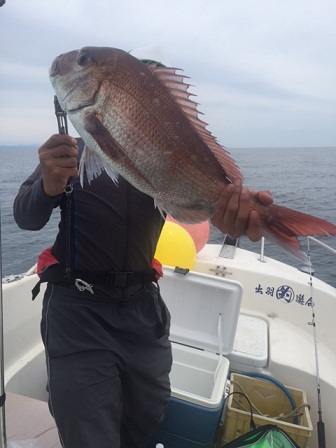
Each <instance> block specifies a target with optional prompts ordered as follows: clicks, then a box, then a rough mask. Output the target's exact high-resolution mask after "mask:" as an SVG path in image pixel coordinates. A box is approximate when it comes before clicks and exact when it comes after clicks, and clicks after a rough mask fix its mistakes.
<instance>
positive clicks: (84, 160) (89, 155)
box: [79, 145, 118, 187]
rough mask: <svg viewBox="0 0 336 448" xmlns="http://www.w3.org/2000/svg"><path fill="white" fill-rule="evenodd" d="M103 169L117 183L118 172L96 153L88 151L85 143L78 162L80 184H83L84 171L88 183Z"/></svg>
mask: <svg viewBox="0 0 336 448" xmlns="http://www.w3.org/2000/svg"><path fill="white" fill-rule="evenodd" d="M103 171H106V173H107V174H108V175H109V176H110V178H111V179H112V180H113V182H114V183H115V184H118V173H117V172H116V171H114V170H113V168H111V167H110V166H108V165H107V164H106V163H104V162H103V161H102V160H101V158H100V157H99V156H98V155H97V154H96V153H94V152H92V151H90V149H88V147H87V146H86V145H85V147H84V149H83V153H82V156H81V159H80V162H79V179H80V184H81V186H82V187H83V184H84V172H85V174H86V177H87V180H88V182H89V184H90V183H91V181H92V180H93V179H95V178H96V177H98V176H100V174H101V173H102V172H103Z"/></svg>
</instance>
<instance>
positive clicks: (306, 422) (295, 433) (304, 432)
mask: <svg viewBox="0 0 336 448" xmlns="http://www.w3.org/2000/svg"><path fill="white" fill-rule="evenodd" d="M230 380H231V386H230V392H237V391H238V392H242V389H243V392H244V393H245V394H246V395H247V396H248V398H249V399H250V401H251V402H252V403H253V405H255V406H256V407H257V408H258V409H259V411H260V412H261V413H262V414H265V415H268V416H267V417H263V416H260V415H257V414H255V413H253V420H254V423H255V424H256V426H261V425H266V424H270V423H271V424H275V425H277V426H278V427H280V428H281V429H283V430H284V431H285V432H286V433H287V434H288V435H289V436H290V437H291V438H292V439H293V440H294V441H295V442H296V443H297V444H298V445H299V446H300V447H301V448H306V446H307V443H308V440H309V438H310V436H311V433H312V431H313V425H312V422H311V418H310V413H309V410H308V407H304V408H303V410H302V412H303V415H302V416H300V417H298V424H294V423H293V417H290V418H287V419H286V420H285V421H283V420H277V419H275V417H277V416H279V415H280V414H283V415H286V414H289V413H290V412H291V411H292V407H291V404H290V402H289V399H288V397H287V396H286V394H285V393H284V391H283V390H282V389H281V388H279V387H278V386H277V385H276V384H274V383H272V382H270V381H267V380H264V379H260V378H251V377H248V376H245V375H240V374H237V373H232V374H231V376H230ZM238 384H239V386H240V387H241V388H242V389H241V388H240V387H239V386H238ZM286 387H287V386H286ZM287 389H288V390H289V392H291V394H292V396H293V398H294V401H295V403H296V405H297V406H299V405H301V404H303V403H307V396H306V393H305V391H303V390H300V389H295V388H292V387H287ZM250 417H251V415H250V409H249V404H248V402H247V400H246V399H245V398H244V397H243V396H241V395H238V394H234V395H230V396H229V397H228V399H227V406H226V410H225V418H224V431H223V443H228V442H231V441H232V440H234V439H236V438H238V437H239V436H241V435H242V434H246V433H247V432H248V431H249V430H250Z"/></svg>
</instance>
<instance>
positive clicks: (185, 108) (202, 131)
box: [148, 64, 243, 182]
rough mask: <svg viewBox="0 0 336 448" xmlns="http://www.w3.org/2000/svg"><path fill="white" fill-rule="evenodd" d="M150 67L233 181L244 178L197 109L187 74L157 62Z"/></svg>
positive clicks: (149, 65)
mask: <svg viewBox="0 0 336 448" xmlns="http://www.w3.org/2000/svg"><path fill="white" fill-rule="evenodd" d="M148 68H149V69H150V70H151V71H152V72H153V73H154V74H155V75H156V76H157V77H158V78H159V79H160V81H161V82H162V83H163V84H164V85H165V86H166V87H167V89H168V90H169V91H170V93H171V95H172V96H173V97H174V99H175V101H176V103H177V104H178V105H179V106H180V108H181V110H182V112H183V113H184V115H185V116H186V117H187V119H188V120H189V123H190V125H191V126H192V127H193V128H194V129H195V131H196V132H197V133H198V135H199V136H200V137H201V138H202V140H203V141H204V143H205V144H206V145H207V146H208V148H209V149H210V151H211V152H212V153H213V155H214V156H215V157H216V159H217V161H218V162H219V163H220V165H221V167H222V168H223V169H224V171H225V173H226V176H227V178H228V179H229V180H230V181H231V182H233V180H234V179H237V178H239V179H243V176H242V174H241V172H240V170H239V168H238V167H237V165H236V163H235V161H234V160H233V159H232V158H231V157H230V155H229V152H228V151H227V150H226V149H225V148H224V147H223V146H222V145H220V144H219V143H218V142H217V139H216V138H215V137H214V136H213V135H212V134H211V132H210V131H208V130H207V129H206V127H207V125H208V124H207V123H205V122H204V121H202V120H200V118H199V115H203V114H202V112H199V111H198V110H197V106H198V103H196V101H193V100H192V99H191V97H193V96H195V95H194V94H192V93H190V92H189V91H188V89H189V87H191V84H187V83H186V82H184V79H188V77H187V76H184V75H181V74H178V73H176V71H177V70H181V69H177V68H172V67H162V66H157V65H156V64H148Z"/></svg>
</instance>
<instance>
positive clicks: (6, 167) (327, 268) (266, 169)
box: [0, 147, 336, 286]
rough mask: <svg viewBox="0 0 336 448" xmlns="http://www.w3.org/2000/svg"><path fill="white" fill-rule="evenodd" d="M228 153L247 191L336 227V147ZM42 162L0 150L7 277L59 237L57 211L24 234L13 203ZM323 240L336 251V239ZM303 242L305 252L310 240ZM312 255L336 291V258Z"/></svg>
mask: <svg viewBox="0 0 336 448" xmlns="http://www.w3.org/2000/svg"><path fill="white" fill-rule="evenodd" d="M229 151H230V152H231V155H232V157H233V158H234V159H235V160H236V162H237V164H238V166H239V167H240V169H241V171H242V173H243V174H244V177H245V184H246V185H247V186H248V187H250V188H253V189H266V190H270V191H271V193H272V195H273V197H274V202H276V203H278V204H280V205H284V206H286V207H290V208H294V209H296V210H299V211H306V212H307V213H310V214H312V215H316V216H319V217H320V218H323V219H326V220H328V221H331V222H333V223H336V176H335V168H336V148H234V149H229ZM37 163H38V157H37V148H34V147H32V148H24V149H23V148H2V149H0V204H1V240H2V271H3V272H2V273H3V276H5V275H10V274H19V273H22V272H25V271H27V270H28V269H29V268H30V267H31V266H32V265H33V264H34V263H35V262H36V260H37V257H38V254H39V253H40V252H41V251H42V250H43V249H44V248H46V247H48V246H50V245H51V244H52V243H53V241H54V237H55V235H56V233H57V226H58V220H59V213H58V210H55V212H54V213H53V215H52V217H51V219H50V221H49V223H48V224H47V225H46V226H45V228H44V229H42V230H40V231H37V232H32V231H25V230H21V229H19V228H18V226H17V225H16V223H15V221H14V219H13V213H12V208H13V200H14V198H15V196H16V194H17V192H18V189H19V187H20V185H21V183H22V182H23V181H24V180H25V179H26V178H27V177H28V176H29V174H30V173H31V172H32V171H33V170H34V168H35V167H36V165H37ZM222 240H223V235H222V234H221V233H220V232H219V231H218V230H217V229H215V228H213V229H212V230H211V235H210V240H209V241H210V242H212V243H218V242H219V243H220V242H222ZM320 240H321V241H322V242H323V243H325V244H327V245H329V246H331V247H332V248H334V249H336V237H331V236H330V237H323V238H320ZM301 243H302V247H303V250H305V251H306V250H307V242H306V239H302V240H301ZM240 246H241V247H243V248H246V249H250V250H253V251H255V252H259V250H260V243H251V242H250V241H249V240H248V239H247V238H245V237H243V238H241V239H240ZM310 252H311V260H312V263H313V267H314V269H315V276H316V277H318V278H320V279H322V280H324V281H326V282H327V283H329V284H332V285H333V286H336V255H335V254H333V253H331V252H329V251H327V250H326V249H325V248H323V247H321V246H319V245H318V244H316V243H315V242H311V243H310ZM265 255H266V256H268V257H273V258H276V259H278V260H280V261H284V262H286V263H289V264H291V265H293V266H296V267H298V268H300V267H301V265H300V262H297V261H296V260H295V259H293V258H291V257H290V256H288V255H287V254H285V253H284V252H282V251H281V249H278V247H277V246H275V245H274V244H271V243H268V242H267V241H266V244H265Z"/></svg>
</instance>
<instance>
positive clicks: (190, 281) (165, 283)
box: [152, 268, 242, 448]
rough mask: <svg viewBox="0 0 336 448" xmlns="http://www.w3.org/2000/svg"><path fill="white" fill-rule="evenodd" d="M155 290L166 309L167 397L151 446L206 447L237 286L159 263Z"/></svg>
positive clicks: (220, 394)
mask: <svg viewBox="0 0 336 448" xmlns="http://www.w3.org/2000/svg"><path fill="white" fill-rule="evenodd" d="M160 290H161V294H162V297H163V299H164V300H165V302H166V304H167V306H168V308H169V310H170V313H171V333H170V339H171V341H172V351H173V366H172V370H171V374H170V380H171V389H172V393H171V399H170V401H169V403H168V407H167V409H166V412H165V417H164V419H163V421H162V423H161V425H160V427H159V428H158V430H157V432H156V434H155V436H154V438H153V441H152V442H153V443H152V446H154V447H155V445H156V444H158V443H162V444H163V445H164V447H165V448H212V447H213V446H214V441H215V439H216V435H217V428H218V424H219V421H220V418H221V416H222V412H223V404H224V391H225V387H226V383H227V378H228V372H229V365H230V363H229V360H228V359H227V358H226V357H225V356H223V355H225V354H227V353H230V352H231V350H232V348H233V343H234V339H235V334H236V328H237V322H238V315H239V310H240V304H241V298H242V287H241V285H240V284H239V283H237V282H233V281H231V280H226V279H225V280H224V281H223V279H218V278H216V277H213V276H210V275H206V274H199V273H195V272H190V273H188V274H187V275H186V276H184V275H181V274H176V273H174V271H173V269H169V268H165V272H164V277H163V278H162V279H161V280H160Z"/></svg>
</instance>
